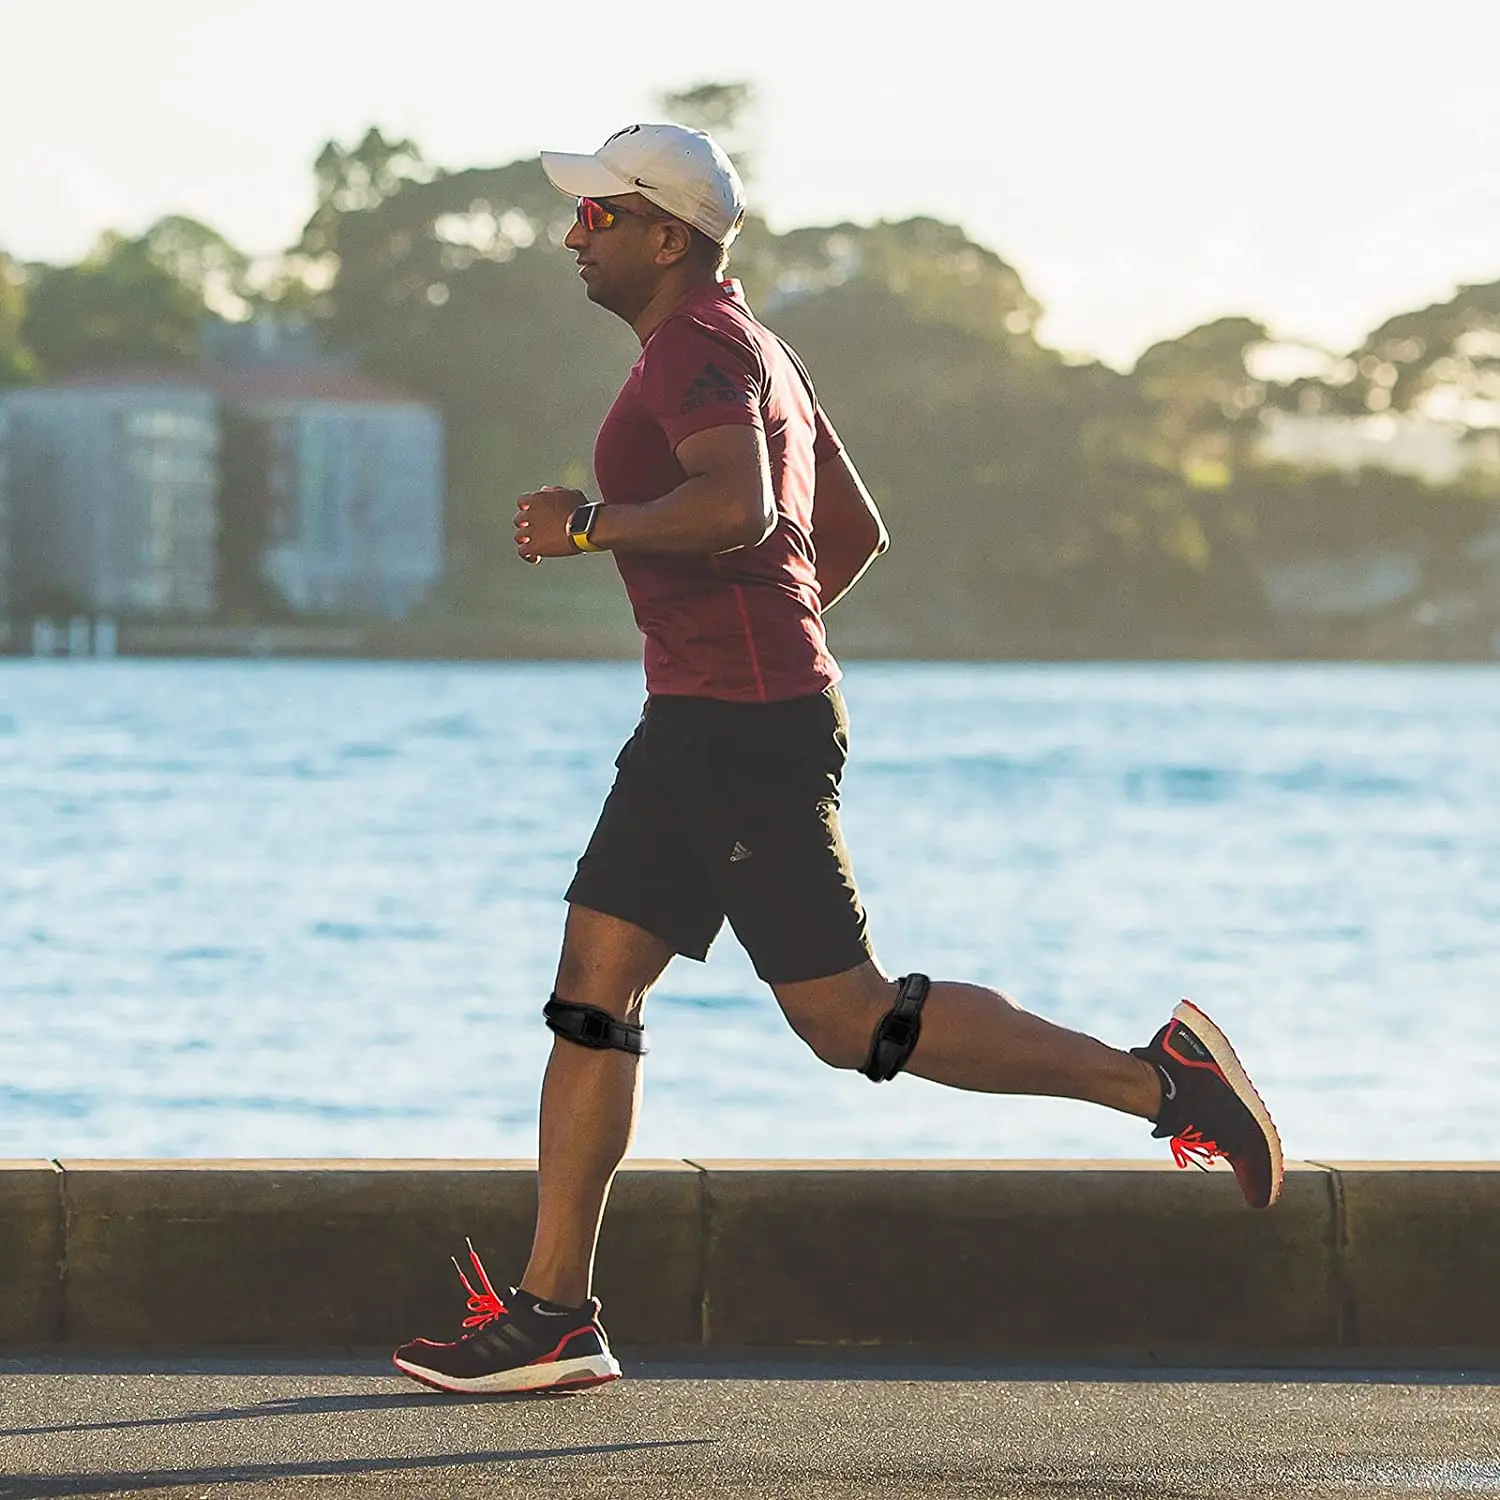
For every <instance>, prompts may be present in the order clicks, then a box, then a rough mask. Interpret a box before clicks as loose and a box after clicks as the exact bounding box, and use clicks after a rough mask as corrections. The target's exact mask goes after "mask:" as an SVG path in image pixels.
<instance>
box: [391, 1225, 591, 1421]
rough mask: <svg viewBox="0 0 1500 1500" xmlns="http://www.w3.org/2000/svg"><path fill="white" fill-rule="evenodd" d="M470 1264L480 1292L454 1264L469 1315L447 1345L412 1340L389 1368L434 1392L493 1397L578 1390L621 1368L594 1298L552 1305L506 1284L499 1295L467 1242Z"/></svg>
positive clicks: (471, 1246) (397, 1354)
mask: <svg viewBox="0 0 1500 1500" xmlns="http://www.w3.org/2000/svg"><path fill="white" fill-rule="evenodd" d="M469 1259H470V1260H472V1261H473V1262H474V1271H475V1274H476V1275H477V1276H478V1278H479V1285H480V1286H481V1287H482V1288H483V1290H482V1291H476V1290H475V1289H474V1287H473V1286H472V1285H471V1284H470V1282H469V1278H468V1277H467V1276H465V1275H464V1271H463V1267H462V1266H460V1265H459V1264H458V1262H457V1261H456V1260H455V1261H454V1262H453V1264H454V1266H455V1268H456V1269H457V1271H458V1277H459V1280H460V1281H462V1282H463V1284H464V1290H465V1291H466V1292H468V1294H469V1316H468V1317H467V1318H465V1319H464V1325H463V1326H464V1327H465V1328H466V1329H468V1330H469V1331H468V1332H467V1333H464V1334H461V1335H460V1336H459V1338H458V1339H457V1340H456V1341H455V1342H454V1343H451V1344H434V1343H432V1342H431V1341H430V1340H428V1339H413V1340H412V1342H411V1343H409V1344H403V1345H402V1346H401V1347H400V1348H399V1349H398V1350H396V1353H395V1363H396V1368H397V1369H398V1370H401V1371H402V1372H403V1373H405V1374H407V1375H410V1376H411V1378H412V1379H413V1380H417V1381H420V1382H421V1383H422V1384H423V1385H429V1386H431V1387H432V1388H433V1389H434V1390H439V1391H470V1392H482V1393H488V1394H495V1393H501V1392H516V1391H562V1390H581V1389H582V1388H583V1387H585V1386H590V1385H603V1384H604V1382H605V1381H607V1380H618V1379H619V1376H620V1367H619V1365H618V1364H617V1363H616V1362H615V1357H614V1355H613V1354H611V1353H610V1351H609V1340H608V1339H606V1338H605V1336H604V1329H603V1327H602V1325H601V1324H600V1322H599V1300H598V1298H596V1297H590V1298H589V1300H588V1301H587V1302H585V1303H584V1305H583V1306H582V1307H558V1306H556V1305H554V1304H553V1303H551V1302H544V1301H542V1300H541V1299H540V1298H537V1297H533V1296H532V1295H531V1294H530V1293H529V1292H523V1291H519V1290H517V1289H516V1288H515V1287H507V1288H506V1289H505V1294H504V1296H502V1295H501V1294H500V1293H499V1292H497V1291H496V1290H495V1289H494V1287H493V1286H491V1285H490V1279H489V1277H488V1276H486V1275H485V1271H484V1266H483V1265H482V1264H481V1263H480V1260H479V1257H478V1255H476V1254H475V1253H474V1247H473V1245H470V1246H469Z"/></svg>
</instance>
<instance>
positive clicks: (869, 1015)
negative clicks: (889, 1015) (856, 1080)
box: [773, 963, 896, 1069]
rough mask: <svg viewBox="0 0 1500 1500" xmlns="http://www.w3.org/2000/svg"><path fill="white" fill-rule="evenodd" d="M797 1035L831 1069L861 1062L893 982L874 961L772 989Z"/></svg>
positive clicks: (890, 996)
mask: <svg viewBox="0 0 1500 1500" xmlns="http://www.w3.org/2000/svg"><path fill="white" fill-rule="evenodd" d="M773 988H774V989H775V992H776V999H777V1001H778V1002H779V1003H780V1005H781V1009H782V1013H783V1014H784V1015H785V1016H786V1018H787V1021H788V1023H789V1024H790V1025H791V1028H792V1030H793V1031H794V1032H796V1034H797V1035H798V1036H799V1037H801V1039H802V1040H803V1041H804V1042H806V1043H807V1045H808V1046H809V1047H810V1048H811V1049H812V1051H813V1052H814V1054H815V1055H816V1056H817V1057H818V1058H819V1059H820V1060H821V1061H822V1062H825V1063H827V1064H828V1066H829V1067H831V1068H843V1069H855V1068H860V1067H862V1066H863V1065H864V1063H865V1059H866V1058H867V1057H868V1056H869V1052H870V1037H871V1034H872V1033H873V1031H874V1029H875V1027H876V1026H877V1025H878V1024H879V1021H880V1019H881V1017H882V1016H884V1015H885V1014H886V1012H887V1011H889V1010H890V1008H891V1003H892V1000H893V999H894V997H895V993H896V986H895V982H894V981H893V980H889V979H886V978H885V977H884V975H882V974H881V973H880V971H879V969H877V968H876V967H875V965H874V964H873V963H870V964H862V965H860V967H859V968H857V969H851V970H849V972H848V973H847V974H836V975H834V976H832V977H831V978H829V979H814V980H808V981H806V982H804V983H798V984H786V985H776V986H774V987H773Z"/></svg>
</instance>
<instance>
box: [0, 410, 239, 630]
mask: <svg viewBox="0 0 1500 1500" xmlns="http://www.w3.org/2000/svg"><path fill="white" fill-rule="evenodd" d="M3 406H4V412H5V418H4V422H5V443H4V448H5V460H4V463H5V471H6V495H7V499H8V505H7V507H6V509H7V510H8V512H9V518H10V547H9V551H10V579H11V590H10V592H11V596H12V602H11V608H12V610H14V611H28V612H40V613H48V612H52V611H58V610H84V611H107V612H120V613H130V614H164V615H180V616H203V615H208V614H211V613H212V612H213V610H214V607H215V604H216V591H215V573H216V558H215V537H216V533H217V529H218V515H217V498H218V447H219V424H218V414H217V402H216V400H215V398H214V396H213V394H212V392H210V391H205V390H201V389H195V388H194V387H193V384H192V383H191V381H189V382H187V383H184V384H157V385H151V386H132V385H87V384H84V385H80V386H78V387H76V388H75V387H71V386H50V387H39V388H35V389H30V390H19V391H12V392H10V393H8V394H7V395H6V396H5V398H4V402H3Z"/></svg>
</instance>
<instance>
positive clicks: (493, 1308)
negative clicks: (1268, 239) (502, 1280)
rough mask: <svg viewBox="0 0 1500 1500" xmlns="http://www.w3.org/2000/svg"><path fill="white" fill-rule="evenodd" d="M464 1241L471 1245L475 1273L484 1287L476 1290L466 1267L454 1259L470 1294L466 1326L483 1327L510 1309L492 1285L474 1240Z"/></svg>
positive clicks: (465, 1320)
mask: <svg viewBox="0 0 1500 1500" xmlns="http://www.w3.org/2000/svg"><path fill="white" fill-rule="evenodd" d="M464 1243H465V1244H466V1245H467V1246H468V1247H469V1259H470V1260H471V1261H473V1262H474V1274H475V1275H476V1276H478V1277H479V1284H480V1286H482V1287H483V1288H484V1290H483V1291H482V1292H476V1291H475V1290H474V1286H473V1283H472V1282H471V1281H470V1280H469V1278H468V1277H467V1276H465V1275H464V1268H463V1267H462V1266H461V1265H459V1263H458V1261H457V1260H456V1259H455V1260H454V1262H453V1269H454V1270H455V1271H457V1272H458V1279H459V1280H460V1281H461V1282H463V1284H464V1290H465V1291H466V1292H467V1293H468V1294H469V1313H470V1316H469V1317H467V1318H465V1319H464V1327H465V1328H483V1327H484V1325H485V1324H486V1323H491V1322H493V1321H494V1320H495V1319H496V1318H498V1317H501V1316H503V1315H504V1314H505V1313H506V1312H508V1311H509V1309H508V1308H507V1307H506V1305H505V1303H504V1302H503V1301H502V1300H501V1297H500V1294H499V1292H497V1291H496V1290H495V1289H494V1287H492V1286H491V1285H490V1278H489V1277H488V1276H487V1275H486V1274H485V1270H484V1262H483V1261H481V1260H480V1259H479V1256H478V1254H477V1252H476V1251H475V1249H474V1242H473V1241H472V1240H465V1241H464Z"/></svg>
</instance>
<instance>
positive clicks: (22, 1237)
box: [0, 1161, 63, 1344]
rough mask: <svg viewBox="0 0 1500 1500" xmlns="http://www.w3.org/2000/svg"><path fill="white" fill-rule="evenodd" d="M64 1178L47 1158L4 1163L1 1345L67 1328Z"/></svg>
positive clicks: (45, 1339) (41, 1339) (0, 1177)
mask: <svg viewBox="0 0 1500 1500" xmlns="http://www.w3.org/2000/svg"><path fill="white" fill-rule="evenodd" d="M62 1261H63V1218H62V1178H61V1174H60V1173H59V1172H58V1170H57V1168H56V1167H55V1166H53V1164H52V1163H51V1162H48V1161H36V1162H27V1161H0V1343H10V1344H21V1343H49V1342H51V1341H52V1340H53V1339H57V1338H60V1337H61V1336H62V1332H63V1295H62Z"/></svg>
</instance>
